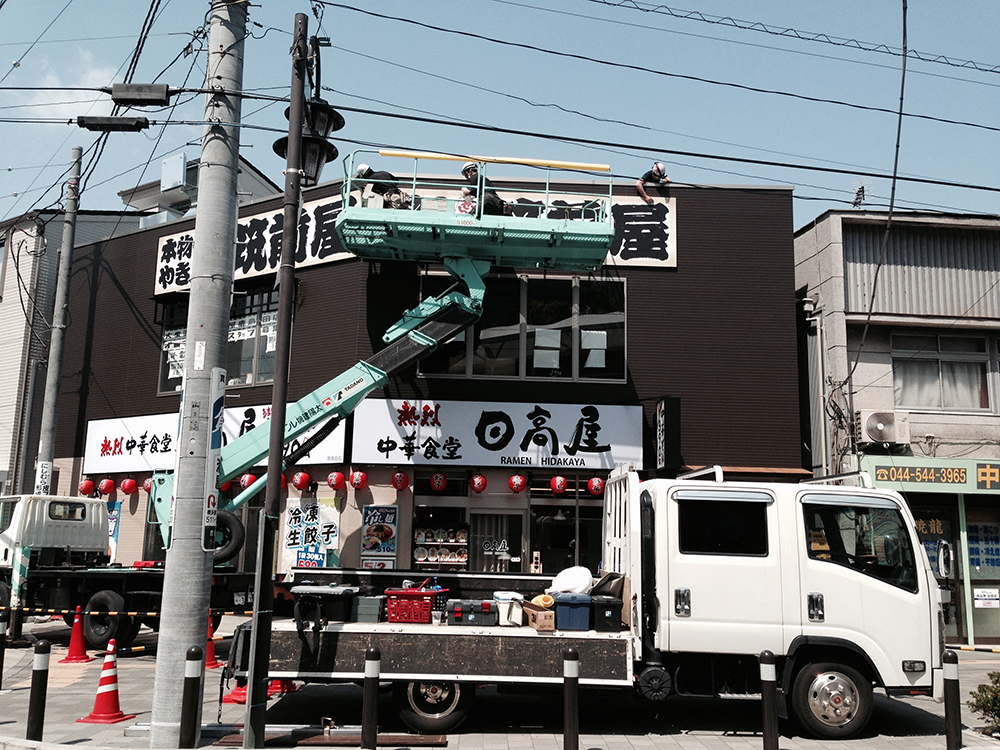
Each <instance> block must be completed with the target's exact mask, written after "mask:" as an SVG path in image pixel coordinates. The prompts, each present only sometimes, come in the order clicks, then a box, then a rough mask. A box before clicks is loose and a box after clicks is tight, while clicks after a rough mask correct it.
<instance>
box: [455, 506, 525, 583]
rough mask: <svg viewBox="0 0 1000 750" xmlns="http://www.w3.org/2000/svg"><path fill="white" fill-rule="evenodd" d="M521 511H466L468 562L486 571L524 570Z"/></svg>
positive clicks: (474, 568) (473, 566)
mask: <svg viewBox="0 0 1000 750" xmlns="http://www.w3.org/2000/svg"><path fill="white" fill-rule="evenodd" d="M523 538H524V511H519V510H518V511H506V512H491V513H479V512H474V511H473V512H470V513H469V563H470V568H471V569H472V570H481V571H484V572H487V573H520V572H522V571H524V569H525V566H524V564H523V560H524V549H523V542H522V540H523Z"/></svg>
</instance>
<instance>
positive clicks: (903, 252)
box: [843, 221, 1000, 318]
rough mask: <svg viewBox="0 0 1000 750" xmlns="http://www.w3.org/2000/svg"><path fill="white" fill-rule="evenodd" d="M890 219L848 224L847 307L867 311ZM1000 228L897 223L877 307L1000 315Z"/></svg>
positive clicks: (904, 312)
mask: <svg viewBox="0 0 1000 750" xmlns="http://www.w3.org/2000/svg"><path fill="white" fill-rule="evenodd" d="M884 233H885V229H884V225H878V224H852V223H848V222H847V221H845V222H844V225H843V241H844V274H845V286H846V289H845V296H846V300H845V303H846V308H847V311H848V312H849V313H851V312H867V311H868V306H869V304H870V303H871V289H872V282H873V279H874V276H875V269H876V267H877V265H878V260H879V255H880V251H881V247H882V238H883V235H884ZM998 282H1000V232H995V231H989V230H985V229H960V228H949V227H941V226H916V225H905V224H893V226H892V229H891V232H890V235H889V241H888V243H887V246H886V252H885V258H884V260H883V264H882V268H881V270H880V271H879V277H878V287H877V288H876V289H875V307H874V312H876V313H884V314H891V315H929V316H937V315H940V316H956V317H959V316H961V317H974V318H1000V290H998V289H997V288H996V285H997V284H998Z"/></svg>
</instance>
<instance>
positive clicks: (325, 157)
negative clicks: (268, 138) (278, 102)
mask: <svg viewBox="0 0 1000 750" xmlns="http://www.w3.org/2000/svg"><path fill="white" fill-rule="evenodd" d="M290 109H291V108H290V107H289V108H286V109H285V118H286V119H288V115H289V111H290ZM342 127H344V117H343V115H341V114H340V112H338V111H337V110H335V109H334V108H333V107H331V106H330V105H329V104H327V103H326V102H325V101H324V100H322V99H320V98H318V97H314V98H312V99H309V100H308V101H306V102H305V111H304V117H303V118H302V145H301V147H300V148H301V152H300V164H299V167H300V169H301V170H302V172H301V178H302V185H303V187H312V186H313V185H316V184H317V183H318V182H319V176H320V173H322V171H323V167H324V166H326V163H327V162H329V161H333V160H334V159H336V158H337V154H338V151H337V147H336V146H334V145H333V144H332V143H330V142H329V141H328V140H327V137H328V136H329V135H330V133H333V132H334V131H337V130H340V129H341V128H342ZM273 148H274V153H276V154H277V155H278V156H280V157H281V158H283V159H286V158H288V136H282V137H281V138H279V139H278V140H276V141H275V142H274V146H273Z"/></svg>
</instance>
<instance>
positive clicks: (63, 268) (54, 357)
mask: <svg viewBox="0 0 1000 750" xmlns="http://www.w3.org/2000/svg"><path fill="white" fill-rule="evenodd" d="M82 160H83V148H81V147H80V146H74V147H73V158H72V160H71V161H70V165H69V182H68V184H67V188H66V215H65V217H64V218H63V237H62V247H61V248H60V250H59V269H58V272H57V274H56V296H55V304H54V306H53V308H52V334H51V335H50V337H49V361H48V371H47V372H46V373H45V401H44V404H43V405H42V431H41V434H40V435H39V438H38V458H37V460H36V462H35V494H36V495H51V494H52V461H53V459H54V458H55V452H56V445H55V443H56V426H57V423H58V421H59V382H60V376H61V374H62V355H63V339H64V338H65V337H66V310H67V308H68V307H69V272H70V268H71V266H72V265H73V245H74V244H75V243H76V210H77V208H79V205H80V191H79V189H80V162H81V161H82Z"/></svg>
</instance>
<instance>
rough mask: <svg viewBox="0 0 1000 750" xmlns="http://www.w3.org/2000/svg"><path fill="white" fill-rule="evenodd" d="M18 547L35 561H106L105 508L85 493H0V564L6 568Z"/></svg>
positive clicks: (102, 501) (9, 565)
mask: <svg viewBox="0 0 1000 750" xmlns="http://www.w3.org/2000/svg"><path fill="white" fill-rule="evenodd" d="M18 548H28V549H30V550H31V554H32V557H33V558H34V559H35V560H37V562H38V564H40V565H65V564H76V565H83V564H90V565H97V564H102V563H106V562H107V561H108V508H107V504H106V503H105V502H104V500H102V499H100V498H91V497H59V496H50V495H15V496H8V497H0V568H10V567H11V566H12V565H13V560H14V557H15V555H16V553H17V549H18Z"/></svg>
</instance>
